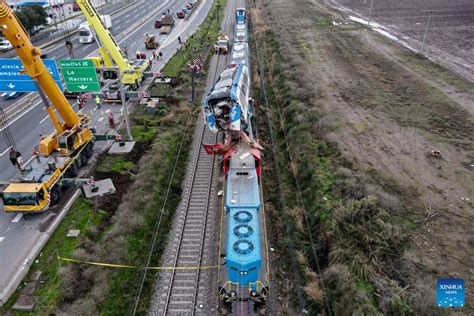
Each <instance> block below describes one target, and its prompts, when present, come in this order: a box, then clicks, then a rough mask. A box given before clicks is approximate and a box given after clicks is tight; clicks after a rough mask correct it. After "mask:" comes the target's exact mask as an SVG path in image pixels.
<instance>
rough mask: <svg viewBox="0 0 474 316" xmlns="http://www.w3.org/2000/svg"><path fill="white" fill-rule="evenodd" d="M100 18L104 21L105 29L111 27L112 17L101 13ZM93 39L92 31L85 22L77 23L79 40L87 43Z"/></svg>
mask: <svg viewBox="0 0 474 316" xmlns="http://www.w3.org/2000/svg"><path fill="white" fill-rule="evenodd" d="M100 19H101V20H102V22H103V23H104V25H105V27H106V28H107V29H110V28H111V27H112V19H111V18H110V15H101V16H100ZM93 41H94V34H93V33H92V29H91V27H90V26H89V24H88V23H87V22H84V23H81V25H79V42H81V43H82V44H89V43H92V42H93Z"/></svg>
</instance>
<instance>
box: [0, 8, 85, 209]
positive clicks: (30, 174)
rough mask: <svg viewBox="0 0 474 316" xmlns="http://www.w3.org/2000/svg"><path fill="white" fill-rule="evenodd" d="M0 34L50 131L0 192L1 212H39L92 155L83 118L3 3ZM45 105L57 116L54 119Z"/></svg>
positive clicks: (56, 195)
mask: <svg viewBox="0 0 474 316" xmlns="http://www.w3.org/2000/svg"><path fill="white" fill-rule="evenodd" d="M0 29H1V31H2V32H3V35H4V36H5V37H6V38H7V39H8V40H9V41H10V43H11V44H12V46H13V47H14V48H15V50H16V52H17V54H18V57H19V58H20V60H21V63H22V64H23V67H25V71H24V72H25V73H26V74H28V75H30V76H31V78H32V79H33V81H34V82H35V84H36V87H37V88H38V92H39V94H40V96H41V98H42V100H43V103H44V105H45V107H46V111H47V112H48V114H49V116H50V118H51V120H52V121H53V124H54V127H55V129H56V131H55V132H53V133H51V134H50V135H48V136H46V137H42V138H41V140H40V143H39V153H37V155H36V158H33V159H31V163H29V164H26V165H23V166H22V165H19V168H20V170H21V173H20V175H19V177H18V178H16V179H15V180H12V181H10V182H9V184H8V185H7V186H6V188H5V189H4V190H3V192H2V199H3V204H4V209H5V211H6V212H31V213H39V212H42V211H45V210H46V209H48V207H49V206H50V205H51V204H54V203H55V202H57V201H58V200H59V197H60V194H61V185H62V178H63V176H64V175H66V176H69V177H74V176H76V175H77V171H78V168H80V167H82V166H83V165H85V164H86V163H87V160H88V158H90V157H91V156H92V153H93V151H92V146H93V134H92V131H91V130H90V129H89V128H88V127H87V121H88V119H87V117H86V116H82V115H78V114H77V113H76V112H75V111H74V109H73V108H72V106H71V105H70V104H69V102H68V101H67V99H66V97H65V96H64V94H63V93H62V92H61V89H60V88H59V87H58V85H57V84H56V82H55V81H54V79H53V77H52V76H51V74H50V73H49V71H48V69H47V68H46V67H45V65H44V63H43V61H42V59H41V57H40V54H41V50H40V49H39V48H38V47H34V46H33V45H32V44H31V42H30V40H29V36H28V34H27V33H26V31H25V29H24V28H23V26H22V25H21V24H20V22H19V21H18V19H17V18H16V16H15V14H14V13H13V11H12V10H11V9H10V7H9V6H8V4H7V3H6V2H5V0H1V1H0ZM48 99H49V101H50V102H51V104H52V105H53V107H54V108H55V109H56V111H57V112H58V113H59V115H60V116H61V118H62V120H63V122H60V121H59V119H58V118H57V117H56V115H55V113H54V110H53V108H51V107H50V105H49V102H48Z"/></svg>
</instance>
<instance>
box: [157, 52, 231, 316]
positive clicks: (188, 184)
mask: <svg viewBox="0 0 474 316" xmlns="http://www.w3.org/2000/svg"><path fill="white" fill-rule="evenodd" d="M223 57H224V56H223ZM225 59H226V58H221V57H220V56H219V57H218V59H217V63H216V69H219V68H220V67H219V66H222V65H221V63H225V62H226V60H225ZM218 74H219V73H218V72H217V71H215V73H214V77H215V76H218ZM194 135H195V137H194V140H193V144H192V148H193V151H192V155H191V157H190V158H189V163H188V169H187V173H186V179H185V182H184V187H183V193H182V199H181V202H180V204H179V206H178V209H177V210H176V215H175V217H176V219H175V222H174V224H173V225H174V226H173V233H172V234H171V235H170V239H169V241H168V249H167V250H166V251H165V255H164V256H163V257H164V258H165V259H164V262H163V263H162V265H163V266H167V267H170V268H172V269H169V270H164V271H162V272H161V273H160V276H159V281H158V282H157V285H158V287H157V289H156V290H157V293H156V294H155V299H154V303H153V304H152V311H151V314H153V315H183V314H185V315H194V314H195V313H196V312H199V311H203V309H202V308H203V307H204V303H205V302H206V299H207V297H208V296H209V295H210V293H214V290H215V289H213V288H212V287H213V286H214V283H213V282H211V281H210V279H212V276H211V274H212V271H211V269H206V267H207V266H209V265H214V264H215V262H216V260H215V256H216V254H215V252H216V251H217V250H216V249H215V248H216V247H215V245H213V244H214V238H212V235H213V234H215V226H214V223H215V222H216V216H217V212H213V211H214V205H215V203H216V194H215V193H216V192H217V190H218V187H217V186H218V184H219V178H220V166H219V164H218V163H217V162H216V157H215V156H211V155H208V154H207V153H206V151H205V150H204V148H203V147H202V144H203V143H207V144H214V143H216V142H217V141H218V137H219V135H220V134H215V133H212V132H211V131H210V130H209V129H208V128H207V127H206V125H205V120H204V117H203V115H199V118H198V120H197V123H196V128H195V132H194ZM202 266H204V269H200V268H198V267H202ZM183 268H188V269H183ZM203 274H206V276H205V277H202V276H203ZM207 307H209V306H206V309H207Z"/></svg>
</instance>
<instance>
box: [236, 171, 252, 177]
mask: <svg viewBox="0 0 474 316" xmlns="http://www.w3.org/2000/svg"><path fill="white" fill-rule="evenodd" d="M237 175H238V176H248V175H249V173H248V172H237Z"/></svg>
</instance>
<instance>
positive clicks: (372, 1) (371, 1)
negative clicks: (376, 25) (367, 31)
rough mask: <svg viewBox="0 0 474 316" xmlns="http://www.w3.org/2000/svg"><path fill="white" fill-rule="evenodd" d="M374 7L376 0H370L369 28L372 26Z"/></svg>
mask: <svg viewBox="0 0 474 316" xmlns="http://www.w3.org/2000/svg"><path fill="white" fill-rule="evenodd" d="M373 5H374V0H370V9H369V23H367V25H368V26H370V22H371V20H372V7H373Z"/></svg>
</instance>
